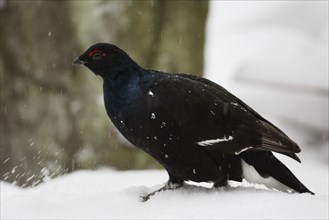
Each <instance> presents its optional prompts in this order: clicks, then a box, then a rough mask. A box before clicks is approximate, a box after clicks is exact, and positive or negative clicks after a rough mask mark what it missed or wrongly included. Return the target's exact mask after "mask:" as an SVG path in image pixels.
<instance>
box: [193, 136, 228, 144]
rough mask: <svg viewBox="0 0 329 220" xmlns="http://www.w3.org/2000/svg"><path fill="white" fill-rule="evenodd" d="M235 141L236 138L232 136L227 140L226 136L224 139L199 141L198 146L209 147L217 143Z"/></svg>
mask: <svg viewBox="0 0 329 220" xmlns="http://www.w3.org/2000/svg"><path fill="white" fill-rule="evenodd" d="M233 139H234V138H233V137H232V136H229V137H228V138H226V136H224V137H223V138H217V139H210V140H205V141H199V142H197V144H198V145H200V146H209V145H213V144H216V143H219V142H224V141H231V140H233Z"/></svg>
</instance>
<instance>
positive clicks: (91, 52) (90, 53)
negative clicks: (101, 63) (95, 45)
mask: <svg viewBox="0 0 329 220" xmlns="http://www.w3.org/2000/svg"><path fill="white" fill-rule="evenodd" d="M96 52H100V53H102V54H103V52H102V51H100V50H97V49H95V50H93V51H90V52H89V56H90V57H91V56H93V55H94V54H95V53H96Z"/></svg>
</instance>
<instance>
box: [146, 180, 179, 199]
mask: <svg viewBox="0 0 329 220" xmlns="http://www.w3.org/2000/svg"><path fill="white" fill-rule="evenodd" d="M182 186H183V183H173V182H170V181H168V182H167V183H166V184H165V185H164V186H163V187H161V188H160V189H157V190H155V191H153V192H151V193H149V194H148V195H146V196H141V197H140V198H141V200H142V202H146V201H148V200H149V199H150V198H151V196H154V195H155V194H157V193H159V192H161V191H166V190H175V189H178V188H180V187H182Z"/></svg>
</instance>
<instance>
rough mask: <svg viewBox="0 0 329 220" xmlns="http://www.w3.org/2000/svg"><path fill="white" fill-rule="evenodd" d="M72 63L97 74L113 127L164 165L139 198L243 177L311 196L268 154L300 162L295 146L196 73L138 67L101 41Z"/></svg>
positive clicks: (248, 109)
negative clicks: (163, 173)
mask: <svg viewBox="0 0 329 220" xmlns="http://www.w3.org/2000/svg"><path fill="white" fill-rule="evenodd" d="M74 64H77V65H84V66H86V67H88V68H89V69H90V70H91V71H92V72H94V73H95V74H96V75H99V76H101V77H102V78H103V80H104V84H103V90H104V101H105V108H106V112H107V114H108V116H109V117H110V119H111V120H112V122H113V124H114V125H115V126H116V128H117V129H118V130H119V131H120V132H121V133H122V135H123V136H124V137H126V138H127V139H128V140H129V141H130V142H131V143H132V144H133V145H135V146H136V147H138V148H140V149H142V150H144V151H145V152H146V153H148V154H149V155H151V156H152V157H153V158H155V159H156V160H157V161H158V162H159V163H160V164H161V165H162V166H163V167H164V168H165V169H166V170H167V172H168V174H169V180H168V182H167V184H166V185H165V186H164V187H162V188H161V189H159V190H157V191H155V192H153V193H150V194H149V195H147V196H145V197H144V199H145V200H147V199H148V198H149V197H150V196H151V195H154V194H155V193H156V192H159V191H161V190H166V189H175V188H178V187H180V186H182V185H183V183H184V181H188V180H191V181H194V182H213V183H214V187H219V186H225V185H226V184H227V181H228V180H234V181H242V179H243V178H245V179H247V180H249V181H251V182H253V181H259V179H261V180H264V181H265V182H267V183H272V185H271V186H272V187H274V188H277V189H281V190H284V191H291V189H292V190H294V191H297V192H299V193H304V192H308V193H311V194H313V193H312V192H311V191H310V190H308V189H307V188H306V187H305V186H304V185H303V184H302V183H301V182H300V181H299V180H298V179H297V178H296V177H295V176H294V174H293V173H292V172H291V171H290V170H289V169H288V168H287V167H286V166H285V165H284V164H283V163H281V162H280V161H279V160H278V159H277V158H276V157H275V156H274V155H273V153H272V151H273V152H277V153H281V154H284V155H286V156H289V157H291V158H293V159H295V160H297V161H299V162H300V160H299V158H298V157H297V155H296V153H299V152H300V151H301V149H300V148H299V146H298V145H297V144H296V143H295V142H294V141H292V140H291V139H290V138H289V137H288V136H287V135H286V134H285V133H284V132H283V131H281V130H280V129H279V128H277V127H276V126H275V125H273V124H272V123H271V122H269V121H268V120H266V119H265V118H263V117H262V116H261V115H259V114H258V113H257V112H256V111H254V110H253V109H252V108H250V107H249V106H248V105H247V104H245V103H244V102H243V101H241V100H240V99H238V98H237V97H235V96H234V95H232V94H231V93H229V92H228V91H227V90H225V89H224V88H223V87H221V86H219V85H218V84H216V83H214V82H212V81H209V80H207V79H205V78H201V77H198V76H194V75H188V74H183V73H165V72H160V71H156V70H147V69H143V68H142V67H140V66H139V65H138V64H137V63H136V62H135V61H134V60H132V59H131V58H130V57H129V56H128V55H127V54H126V53H125V52H124V51H123V50H121V49H120V48H118V47H116V46H115V45H112V44H106V43H98V44H95V45H93V46H91V47H90V48H89V49H88V50H87V51H86V52H84V53H83V54H82V55H81V56H79V57H78V58H77V59H76V60H75V61H74Z"/></svg>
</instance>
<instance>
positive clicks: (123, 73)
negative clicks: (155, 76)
mask: <svg viewBox="0 0 329 220" xmlns="http://www.w3.org/2000/svg"><path fill="white" fill-rule="evenodd" d="M151 78H152V74H150V73H149V72H148V71H146V70H144V69H142V68H140V67H134V66H129V67H126V68H121V69H117V70H115V71H112V72H111V73H110V74H107V77H103V79H104V84H103V90H104V102H105V107H106V110H107V114H108V115H109V116H110V117H111V118H112V117H113V116H115V115H116V114H117V113H118V112H119V111H120V109H121V108H122V107H123V106H126V105H128V104H129V103H131V102H133V101H134V100H136V98H137V97H138V96H140V95H141V94H142V93H143V92H144V90H145V89H147V87H148V86H147V85H148V84H150V83H151V81H152V80H151Z"/></svg>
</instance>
